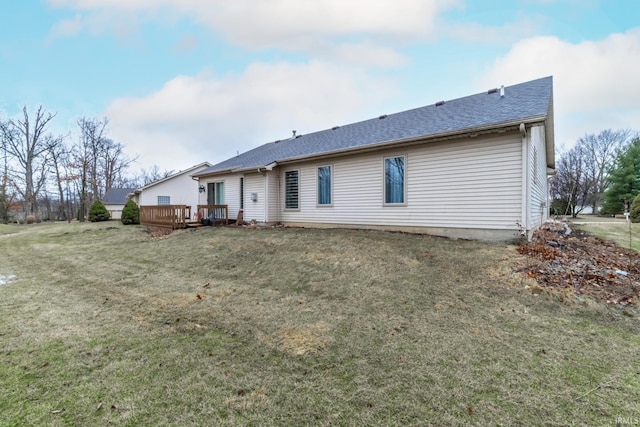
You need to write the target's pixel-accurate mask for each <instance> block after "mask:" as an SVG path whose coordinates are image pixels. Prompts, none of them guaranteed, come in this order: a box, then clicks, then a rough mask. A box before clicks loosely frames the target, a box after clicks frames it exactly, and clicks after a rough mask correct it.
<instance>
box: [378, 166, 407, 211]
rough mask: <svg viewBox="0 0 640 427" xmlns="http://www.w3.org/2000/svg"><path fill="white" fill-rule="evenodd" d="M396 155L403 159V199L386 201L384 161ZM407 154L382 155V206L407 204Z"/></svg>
mask: <svg viewBox="0 0 640 427" xmlns="http://www.w3.org/2000/svg"><path fill="white" fill-rule="evenodd" d="M396 157H402V158H403V159H404V182H403V183H402V185H403V189H402V191H403V196H404V197H403V201H402V203H387V202H386V200H387V182H386V173H387V171H386V168H385V166H386V162H387V159H394V158H396ZM407 159H408V155H407V154H394V155H390V156H384V157H383V158H382V206H383V207H403V206H407V199H408V194H407V181H408V179H407V177H408V173H407V166H408V162H407Z"/></svg>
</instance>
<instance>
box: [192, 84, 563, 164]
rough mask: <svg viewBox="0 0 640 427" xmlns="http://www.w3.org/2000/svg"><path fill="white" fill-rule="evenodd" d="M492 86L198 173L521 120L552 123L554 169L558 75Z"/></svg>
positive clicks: (267, 147)
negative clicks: (497, 87)
mask: <svg viewBox="0 0 640 427" xmlns="http://www.w3.org/2000/svg"><path fill="white" fill-rule="evenodd" d="M501 92H502V90H501V89H494V90H489V91H486V92H482V93H478V94H475V95H470V96H466V97H464V98H458V99H454V100H450V101H446V102H438V103H436V104H431V105H427V106H425V107H420V108H416V109H413V110H408V111H404V112H400V113H396V114H389V115H383V116H380V117H376V118H374V119H370V120H365V121H362V122H357V123H352V124H348V125H344V126H336V127H334V128H331V129H327V130H323V131H319V132H314V133H310V134H306V135H298V136H297V137H293V138H289V139H285V140H282V141H275V142H271V143H267V144H264V145H261V146H259V147H257V148H254V149H253V150H250V151H247V152H245V153H242V154H240V155H238V156H235V157H232V158H230V159H228V160H225V161H223V162H220V163H218V164H216V165H213V166H211V167H209V168H207V169H204V170H202V171H200V172H198V173H196V174H194V176H206V175H211V174H218V173H223V172H240V171H243V170H251V169H257V168H264V167H266V166H268V165H270V164H273V163H274V162H286V161H291V160H295V159H304V158H308V157H315V156H321V155H330V154H336V153H340V152H348V151H352V150H359V149H366V148H375V147H376V146H384V145H387V144H393V143H402V142H404V141H411V140H415V139H430V138H438V137H444V136H453V135H456V134H464V133H470V132H475V131H481V130H489V129H492V128H502V127H506V126H517V125H518V124H519V123H534V122H544V121H547V122H548V123H547V128H550V129H548V132H547V147H548V148H549V147H550V148H551V150H547V151H551V153H550V154H549V155H548V157H547V165H548V166H549V167H550V168H553V163H554V160H553V122H552V120H553V79H552V77H544V78H541V79H537V80H532V81H530V82H526V83H520V84H517V85H513V86H507V87H504V91H503V94H504V96H503V95H502V93H501Z"/></svg>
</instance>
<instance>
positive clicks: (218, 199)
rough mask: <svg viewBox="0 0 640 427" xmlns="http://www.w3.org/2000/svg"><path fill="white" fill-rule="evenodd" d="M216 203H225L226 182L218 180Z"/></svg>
mask: <svg viewBox="0 0 640 427" xmlns="http://www.w3.org/2000/svg"><path fill="white" fill-rule="evenodd" d="M215 202H216V203H215V204H216V205H224V182H216V190H215Z"/></svg>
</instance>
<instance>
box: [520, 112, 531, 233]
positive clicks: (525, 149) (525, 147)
mask: <svg viewBox="0 0 640 427" xmlns="http://www.w3.org/2000/svg"><path fill="white" fill-rule="evenodd" d="M520 134H521V135H522V161H523V162H524V179H523V180H522V183H523V187H524V188H523V192H522V194H523V195H524V200H523V201H522V227H523V229H524V230H523V231H524V233H525V236H526V238H527V240H529V239H530V235H529V233H530V229H531V223H530V218H529V210H530V208H531V200H530V199H531V185H530V184H531V183H530V182H529V180H530V178H531V177H530V175H531V165H530V162H529V144H527V128H526V126H525V125H524V123H520Z"/></svg>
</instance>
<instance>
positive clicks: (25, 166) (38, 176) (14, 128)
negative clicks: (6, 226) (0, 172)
mask: <svg viewBox="0 0 640 427" xmlns="http://www.w3.org/2000/svg"><path fill="white" fill-rule="evenodd" d="M22 114H23V118H22V120H20V119H15V120H14V119H9V120H7V121H6V122H0V135H1V136H2V139H3V141H4V144H6V145H5V150H6V152H7V154H8V155H9V156H11V157H12V158H14V159H15V161H16V162H17V164H18V165H19V167H20V170H19V171H16V173H15V174H14V176H13V182H14V184H15V186H16V190H17V191H18V192H19V194H20V196H22V199H23V200H24V213H25V215H35V214H37V212H36V211H37V203H36V202H37V198H38V194H39V193H40V191H41V190H42V189H43V188H44V186H45V183H46V177H47V163H48V160H49V159H48V157H47V155H48V153H49V151H50V148H51V146H53V145H55V144H58V143H59V142H60V139H59V138H54V137H52V136H51V134H47V133H46V130H47V126H48V125H49V123H50V122H51V120H53V118H54V117H55V114H51V113H48V112H45V111H44V110H43V108H42V106H40V107H39V108H38V110H37V111H36V114H35V118H31V117H29V113H28V111H27V107H26V106H25V107H23V109H22Z"/></svg>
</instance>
